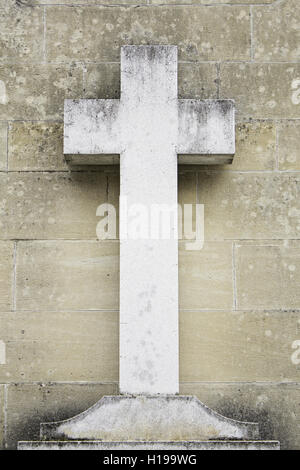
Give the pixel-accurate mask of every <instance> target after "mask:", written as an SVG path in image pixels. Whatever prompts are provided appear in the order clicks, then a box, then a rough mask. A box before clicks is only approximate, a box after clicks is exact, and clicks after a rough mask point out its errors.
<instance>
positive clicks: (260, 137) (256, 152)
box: [226, 121, 276, 170]
mask: <svg viewBox="0 0 300 470" xmlns="http://www.w3.org/2000/svg"><path fill="white" fill-rule="evenodd" d="M275 152H276V130H275V125H274V124H273V123H272V122H263V121H260V122H242V123H239V124H237V126H236V152H235V155H234V158H233V161H232V164H231V165H227V167H226V168H227V169H229V170H273V169H274V168H275V164H276V156H275Z"/></svg>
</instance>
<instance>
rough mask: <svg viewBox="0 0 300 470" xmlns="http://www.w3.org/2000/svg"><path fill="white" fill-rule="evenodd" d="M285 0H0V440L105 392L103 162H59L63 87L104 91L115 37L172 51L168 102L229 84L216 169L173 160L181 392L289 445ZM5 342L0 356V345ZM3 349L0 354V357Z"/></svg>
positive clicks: (297, 98)
mask: <svg viewBox="0 0 300 470" xmlns="http://www.w3.org/2000/svg"><path fill="white" fill-rule="evenodd" d="M299 31H300V2H299V0H274V1H272V0H185V1H184V2H183V1H181V0H141V1H140V2H139V1H138V0H137V1H136V0H118V2H115V3H113V2H112V0H0V345H1V348H0V351H2V353H1V360H0V445H1V446H2V448H8V449H13V448H15V447H16V442H17V441H18V440H26V439H36V438H38V432H39V423H40V422H41V421H54V420H60V419H64V418H67V417H71V416H72V415H74V414H77V413H79V412H81V411H83V410H85V409H86V408H87V407H88V406H90V405H92V404H93V403H94V402H96V401H97V400H98V399H99V398H100V397H101V396H102V395H104V394H115V393H118V289H119V285H118V267H119V258H118V249H119V247H118V241H117V240H106V241H99V240H97V237H96V225H97V223H98V221H99V217H97V216H96V209H97V207H98V205H99V204H101V203H103V202H112V203H115V204H117V202H118V191H119V169H118V167H103V168H100V169H99V168H98V169H97V168H89V169H87V168H85V167H78V168H74V169H72V171H71V170H70V168H68V166H67V165H66V163H65V162H64V158H63V152H62V142H63V138H62V120H63V101H64V99H65V98H75V99H77V98H117V97H119V93H120V90H119V86H120V84H119V81H120V73H119V65H120V64H119V48H120V45H123V44H175V45H178V47H179V60H180V65H179V97H180V98H233V99H235V100H236V106H237V153H236V156H235V159H234V163H233V165H231V166H223V167H210V168H208V167H195V166H188V167H180V169H179V173H180V174H179V200H180V201H181V202H185V203H188V202H193V203H196V202H199V203H203V204H204V205H205V244H204V248H203V250H201V251H198V252H195V251H187V250H186V249H185V243H184V241H181V242H180V266H179V270H180V383H181V393H182V394H194V395H197V396H198V397H199V398H200V399H201V400H202V401H203V402H204V403H206V404H207V405H208V406H210V407H212V408H213V409H215V410H216V411H219V412H220V413H222V414H224V415H226V416H228V417H232V418H235V419H242V420H250V421H258V422H259V423H260V425H261V431H262V437H264V438H270V439H271V438H274V439H279V440H280V441H281V444H282V448H284V449H300V369H299V367H300V289H299V284H300V236H299V235H300V198H299V196H300V151H299V136H300V36H299ZM3 350H5V354H3ZM4 356H5V357H4Z"/></svg>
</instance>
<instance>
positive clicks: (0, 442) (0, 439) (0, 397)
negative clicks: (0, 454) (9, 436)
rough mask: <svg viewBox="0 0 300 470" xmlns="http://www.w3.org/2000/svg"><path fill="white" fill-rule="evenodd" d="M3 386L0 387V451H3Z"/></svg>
mask: <svg viewBox="0 0 300 470" xmlns="http://www.w3.org/2000/svg"><path fill="white" fill-rule="evenodd" d="M4 407H5V403H4V385H0V449H4V413H5V411H4Z"/></svg>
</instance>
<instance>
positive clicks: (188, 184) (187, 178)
mask: <svg viewBox="0 0 300 470" xmlns="http://www.w3.org/2000/svg"><path fill="white" fill-rule="evenodd" d="M178 203H179V204H180V206H181V209H182V217H179V230H178V233H179V234H182V238H183V239H187V238H189V239H190V238H191V237H193V239H194V236H193V233H191V231H195V230H196V221H195V210H194V212H193V213H191V214H190V215H191V216H192V214H194V217H191V216H189V217H188V216H187V215H186V216H185V217H184V204H193V206H194V205H195V204H197V175H196V174H195V173H182V174H180V173H179V175H178ZM179 214H180V213H179Z"/></svg>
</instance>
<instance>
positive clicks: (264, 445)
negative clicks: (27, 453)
mask: <svg viewBox="0 0 300 470" xmlns="http://www.w3.org/2000/svg"><path fill="white" fill-rule="evenodd" d="M18 449H19V450H102V451H107V450H110V451H114V450H131V451H136V450H172V451H174V450H187V451H191V450H280V446H279V442H278V441H173V442H172V441H157V442H150V441H149V442H147V441H127V442H126V441H124V442H105V441H35V442H33V441H32V442H30V441H24V442H19V446H18Z"/></svg>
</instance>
